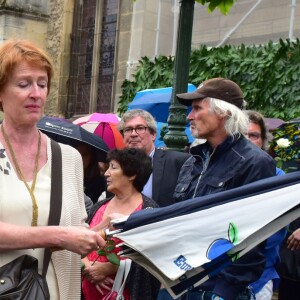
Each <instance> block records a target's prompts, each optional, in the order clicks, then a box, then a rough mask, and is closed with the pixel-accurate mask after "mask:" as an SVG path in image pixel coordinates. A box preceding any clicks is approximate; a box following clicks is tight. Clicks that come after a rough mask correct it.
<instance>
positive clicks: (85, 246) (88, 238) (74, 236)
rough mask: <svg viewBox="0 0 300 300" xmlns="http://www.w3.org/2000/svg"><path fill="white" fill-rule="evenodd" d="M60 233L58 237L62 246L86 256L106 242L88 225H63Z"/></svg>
mask: <svg viewBox="0 0 300 300" xmlns="http://www.w3.org/2000/svg"><path fill="white" fill-rule="evenodd" d="M59 233H60V234H58V236H57V238H58V239H59V245H60V248H62V249H66V250H69V251H72V252H75V253H78V254H80V255H81V256H86V255H87V254H88V253H90V252H92V251H94V250H97V249H98V248H99V247H102V246H104V245H105V244H106V242H105V240H104V239H103V238H102V237H101V236H100V235H99V234H98V233H97V232H95V231H93V230H90V229H88V228H86V227H80V226H78V227H77V226H71V227H61V230H60V232H59Z"/></svg>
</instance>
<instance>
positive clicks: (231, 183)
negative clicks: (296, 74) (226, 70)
mask: <svg viewBox="0 0 300 300" xmlns="http://www.w3.org/2000/svg"><path fill="white" fill-rule="evenodd" d="M177 98H178V100H179V102H180V103H181V104H183V105H186V106H190V105H191V106H192V110H191V112H190V114H189V115H188V120H189V121H190V130H191V133H192V135H193V136H194V137H195V138H202V139H206V142H205V143H203V144H200V145H197V146H195V147H192V148H191V150H190V153H191V154H192V156H191V157H190V158H188V160H187V161H186V162H185V163H184V164H183V166H182V168H181V171H180V173H179V177H178V182H177V186H176V188H175V193H174V201H176V202H177V201H183V200H187V199H191V198H195V197H200V196H204V195H208V194H214V193H219V192H222V191H225V190H229V189H233V188H236V187H240V186H243V185H245V184H248V183H251V182H254V181H257V180H260V179H263V178H267V177H271V176H275V174H276V172H275V163H274V161H273V159H272V158H271V157H270V156H269V155H268V154H267V153H266V152H264V151H263V150H261V149H259V148H258V147H256V146H255V145H253V144H252V143H251V142H250V141H248V140H247V139H246V138H245V136H244V134H245V133H246V132H247V126H248V118H247V116H246V115H245V114H244V112H243V111H242V108H243V106H244V102H245V101H244V96H243V93H242V91H241V89H240V87H239V86H238V85H237V84H236V83H235V82H233V81H231V80H228V79H224V78H213V79H210V80H207V81H204V82H203V83H202V84H201V85H200V86H199V87H198V88H197V89H196V90H195V91H194V92H192V93H185V94H179V95H177ZM199 201H201V199H199ZM224 214H226V211H225V212H224ZM216 221H217V220H216ZM253 222H255V220H253ZM263 246H264V245H259V246H257V247H255V248H254V249H253V250H251V251H249V252H248V253H247V254H245V255H244V256H243V257H241V258H240V259H238V260H237V261H236V262H233V263H231V264H230V265H229V266H228V267H226V268H225V269H224V270H222V271H221V272H220V273H218V274H217V275H216V276H214V277H212V278H210V279H209V280H207V281H206V282H204V283H203V284H201V285H200V286H199V287H197V288H195V290H192V291H190V292H188V293H187V294H186V295H184V296H183V297H181V298H180V299H225V300H236V299H240V300H241V299H251V291H249V290H248V289H247V287H248V285H249V284H250V283H251V282H254V281H256V280H257V279H258V278H259V276H260V275H261V273H262V272H263V269H264V263H265V258H264V255H263V253H262V251H263ZM158 299H159V300H166V299H171V298H169V297H168V295H167V292H166V290H161V291H160V295H159V298H158Z"/></svg>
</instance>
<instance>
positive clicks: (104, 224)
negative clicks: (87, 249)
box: [91, 213, 126, 234]
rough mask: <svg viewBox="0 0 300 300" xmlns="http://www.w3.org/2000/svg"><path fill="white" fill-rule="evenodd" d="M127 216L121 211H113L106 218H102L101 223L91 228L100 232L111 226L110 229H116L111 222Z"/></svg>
mask: <svg viewBox="0 0 300 300" xmlns="http://www.w3.org/2000/svg"><path fill="white" fill-rule="evenodd" d="M123 217H126V216H125V215H123V214H119V213H112V214H109V215H108V216H107V217H106V218H105V219H104V220H102V222H101V223H99V224H98V225H96V226H95V227H93V228H91V229H92V230H94V231H97V232H99V233H100V234H101V233H102V232H103V231H104V230H105V229H106V228H109V229H110V230H114V228H113V227H112V226H111V225H110V222H111V221H112V220H115V219H119V218H123Z"/></svg>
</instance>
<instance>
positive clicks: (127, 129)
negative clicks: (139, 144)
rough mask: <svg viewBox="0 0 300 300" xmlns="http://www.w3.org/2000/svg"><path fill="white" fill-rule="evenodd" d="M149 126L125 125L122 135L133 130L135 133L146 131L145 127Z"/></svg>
mask: <svg viewBox="0 0 300 300" xmlns="http://www.w3.org/2000/svg"><path fill="white" fill-rule="evenodd" d="M147 128H149V127H147V126H138V127H136V128H132V127H126V128H124V130H123V133H124V135H131V134H132V133H133V131H135V132H136V133H137V134H143V133H145V132H146V129H147Z"/></svg>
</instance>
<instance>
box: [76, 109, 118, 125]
mask: <svg viewBox="0 0 300 300" xmlns="http://www.w3.org/2000/svg"><path fill="white" fill-rule="evenodd" d="M87 122H100V123H101V122H107V123H112V124H118V123H119V117H118V116H117V115H116V114H113V113H108V114H102V113H97V112H95V113H92V114H90V115H86V116H83V117H80V118H78V119H76V120H74V121H73V123H74V124H77V125H81V124H85V123H87Z"/></svg>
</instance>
